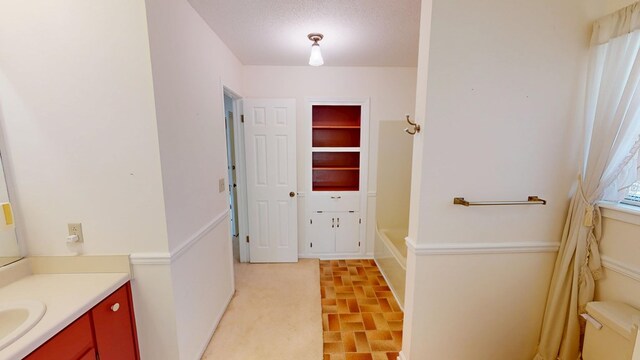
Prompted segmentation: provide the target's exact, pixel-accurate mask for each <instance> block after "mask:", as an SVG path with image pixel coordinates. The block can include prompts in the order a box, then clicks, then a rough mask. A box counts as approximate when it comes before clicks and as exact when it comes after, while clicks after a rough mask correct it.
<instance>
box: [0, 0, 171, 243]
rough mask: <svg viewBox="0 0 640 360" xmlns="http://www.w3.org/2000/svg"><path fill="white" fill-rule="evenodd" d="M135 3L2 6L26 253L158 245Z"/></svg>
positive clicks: (143, 44) (153, 132) (0, 54)
mask: <svg viewBox="0 0 640 360" xmlns="http://www.w3.org/2000/svg"><path fill="white" fill-rule="evenodd" d="M150 66H151V65H150V59H149V43H148V38H147V23H146V20H145V7H144V3H143V2H142V1H128V0H114V1H92V2H86V1H80V0H62V1H56V2H55V3H52V2H49V1H43V0H41V1H36V0H34V1H18V2H16V1H12V2H10V3H9V2H3V3H2V4H1V6H0V113H1V114H2V115H1V116H0V117H1V118H2V119H1V120H2V121H3V124H2V125H3V127H4V132H5V138H6V142H7V146H6V147H7V149H8V154H7V155H8V156H9V157H10V158H11V163H12V164H13V169H12V170H13V171H12V174H13V177H14V179H13V180H14V183H15V192H16V197H17V199H16V200H17V202H18V204H17V205H19V206H16V220H17V221H18V224H20V226H21V230H22V231H21V236H22V238H21V241H23V242H25V243H26V244H27V250H28V254H29V255H65V254H68V253H69V252H68V250H67V247H66V244H65V239H66V236H67V223H70V222H80V223H82V229H83V232H84V239H85V243H84V251H85V253H87V254H109V253H127V252H131V251H162V250H166V249H167V232H166V228H165V225H164V224H165V215H164V203H163V199H162V181H161V177H160V160H159V153H158V139H157V129H156V122H155V109H154V99H153V90H152V80H151V68H150Z"/></svg>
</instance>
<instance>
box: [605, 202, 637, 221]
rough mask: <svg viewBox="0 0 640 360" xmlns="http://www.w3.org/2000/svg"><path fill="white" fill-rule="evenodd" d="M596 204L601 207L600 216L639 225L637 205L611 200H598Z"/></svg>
mask: <svg viewBox="0 0 640 360" xmlns="http://www.w3.org/2000/svg"><path fill="white" fill-rule="evenodd" d="M598 206H600V208H601V209H602V216H603V217H605V218H609V219H614V220H618V221H622V222H626V223H629V224H634V225H639V226H640V207H638V206H633V205H625V204H618V203H612V202H600V203H598Z"/></svg>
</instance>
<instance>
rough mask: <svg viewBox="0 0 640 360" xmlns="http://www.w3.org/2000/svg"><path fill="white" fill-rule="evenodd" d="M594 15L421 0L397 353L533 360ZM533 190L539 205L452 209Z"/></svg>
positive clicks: (582, 6) (559, 7) (569, 178)
mask: <svg viewBox="0 0 640 360" xmlns="http://www.w3.org/2000/svg"><path fill="white" fill-rule="evenodd" d="M592 3H595V2H591V3H589V4H592ZM591 10H592V9H591V7H590V6H587V3H585V2H584V1H581V0H571V1H562V2H556V1H552V0H545V1H535V2H518V3H514V2H513V1H508V0H490V1H488V2H487V1H484V2H481V3H480V2H477V1H455V2H452V1H446V0H433V1H431V0H425V1H423V4H422V21H421V38H420V59H419V66H418V87H417V98H416V118H417V119H418V120H419V121H421V123H422V125H423V133H422V135H421V136H419V137H416V139H415V142H414V162H413V174H414V175H413V179H412V203H411V215H410V232H409V236H410V239H411V241H412V242H413V243H414V245H415V246H414V248H415V250H414V251H410V254H409V257H408V275H407V276H408V280H407V294H406V297H407V299H406V301H405V310H406V316H407V317H409V318H410V319H409V320H408V321H406V323H405V334H406V335H405V339H404V341H403V355H404V356H405V357H406V358H408V359H431V358H433V359H444V358H452V359H453V358H476V359H530V358H532V357H533V355H534V353H535V349H536V344H537V340H538V335H539V331H540V323H541V319H542V312H543V310H544V306H545V298H546V294H547V288H548V282H549V279H550V275H551V270H552V267H553V262H554V258H555V252H554V251H553V249H554V246H553V244H557V243H558V242H559V241H560V236H561V232H562V226H563V224H564V215H565V212H566V207H567V205H568V198H569V195H570V191H571V187H572V185H573V183H574V179H575V177H576V174H577V171H578V164H579V160H578V155H579V154H578V149H579V143H580V139H581V130H580V126H579V124H580V109H581V106H582V105H581V98H582V96H581V95H580V94H581V93H582V90H581V85H582V84H583V83H584V75H585V74H586V55H587V49H588V41H589V29H590V19H591V16H593V15H592V13H590V11H591ZM528 195H539V196H541V197H542V198H545V199H547V200H548V204H547V205H546V206H524V207H482V208H479V207H478V208H465V207H462V206H455V205H453V204H452V200H453V197H456V196H463V197H465V198H467V199H468V200H517V199H526V198H527V196H528ZM410 248H411V247H410ZM461 343H464V344H465V346H459V344H461ZM516 344H517V345H516Z"/></svg>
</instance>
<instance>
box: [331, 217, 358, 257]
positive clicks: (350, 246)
mask: <svg viewBox="0 0 640 360" xmlns="http://www.w3.org/2000/svg"><path fill="white" fill-rule="evenodd" d="M336 218H337V219H336V252H337V253H357V252H358V251H360V244H359V242H360V214H359V213H350V212H344V213H336Z"/></svg>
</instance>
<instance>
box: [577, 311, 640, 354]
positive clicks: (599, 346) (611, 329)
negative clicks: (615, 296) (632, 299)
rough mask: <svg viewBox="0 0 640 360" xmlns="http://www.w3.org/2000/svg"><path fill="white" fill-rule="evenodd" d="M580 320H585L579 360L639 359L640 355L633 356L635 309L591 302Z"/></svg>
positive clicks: (638, 319) (638, 314)
mask: <svg viewBox="0 0 640 360" xmlns="http://www.w3.org/2000/svg"><path fill="white" fill-rule="evenodd" d="M583 317H584V318H585V319H587V329H586V332H585V336H584V345H583V349H582V359H583V360H637V359H640V354H635V356H634V347H635V345H636V344H635V343H636V338H637V337H638V335H637V332H638V326H639V325H640V311H639V310H637V309H634V308H632V307H631V306H629V305H627V304H623V303H619V302H612V301H594V302H590V303H588V304H587V314H584V315H583ZM638 345H640V344H638ZM638 348H640V346H638Z"/></svg>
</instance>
